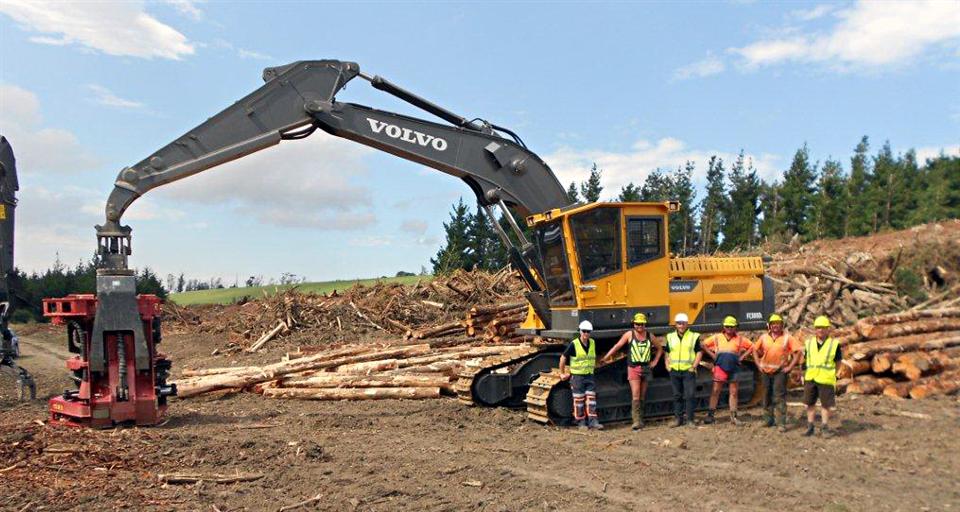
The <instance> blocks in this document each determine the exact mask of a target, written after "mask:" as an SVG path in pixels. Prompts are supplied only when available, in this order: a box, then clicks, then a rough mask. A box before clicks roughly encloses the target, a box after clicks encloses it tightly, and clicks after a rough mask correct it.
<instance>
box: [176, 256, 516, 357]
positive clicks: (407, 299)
mask: <svg viewBox="0 0 960 512" xmlns="http://www.w3.org/2000/svg"><path fill="white" fill-rule="evenodd" d="M521 290H522V282H521V281H520V279H519V277H518V275H517V274H516V273H515V272H513V271H511V270H509V269H504V270H501V271H500V272H495V273H491V272H484V271H472V272H467V271H463V270H458V271H456V272H454V273H452V274H450V275H449V276H441V277H435V278H433V277H424V279H423V280H422V281H418V282H417V283H416V284H414V285H413V286H409V285H408V286H405V285H402V284H397V283H378V284H375V285H373V286H362V285H356V286H354V287H352V288H350V289H348V290H346V291H344V292H338V291H334V292H331V293H327V294H314V293H303V292H301V291H300V290H298V289H297V288H296V287H294V288H290V289H287V290H283V291H280V292H278V293H276V294H273V295H265V296H264V297H262V298H259V299H256V300H250V301H247V302H244V303H242V304H231V305H209V306H195V307H190V308H181V307H177V306H176V305H175V304H169V303H168V304H167V305H166V306H165V308H166V311H165V313H166V315H165V316H166V321H167V322H168V325H169V324H172V325H170V327H171V328H172V329H173V330H174V331H177V330H179V331H192V332H199V333H212V334H225V335H227V336H228V337H229V343H228V347H227V348H228V349H231V350H241V349H242V350H246V351H249V352H255V351H257V350H260V349H261V348H263V347H264V346H266V345H267V344H268V343H270V342H271V341H272V340H275V339H278V338H290V339H291V340H292V341H294V342H296V341H303V340H305V339H311V340H314V341H316V340H322V341H324V342H335V341H349V340H356V339H358V338H362V337H364V336H366V335H370V334H374V335H387V336H392V335H401V336H404V335H406V336H407V337H411V338H415V339H423V338H434V337H442V336H449V335H454V334H467V333H468V332H472V331H474V330H476V327H475V328H474V329H470V327H471V326H472V325H473V324H474V323H477V327H479V328H480V330H481V331H483V328H484V327H486V326H487V325H486V324H485V323H479V322H471V317H470V311H471V308H474V307H477V305H478V304H489V303H498V304H511V305H515V304H516V302H517V301H518V299H519V298H520V295H521ZM481 307H482V306H481ZM510 313H516V311H514V310H511V311H510ZM515 316H516V315H514V316H513V317H511V318H509V319H507V318H499V317H498V318H488V319H484V320H486V321H492V320H496V323H494V325H493V328H494V329H493V330H492V331H491V332H492V334H491V335H490V336H484V338H485V339H488V340H493V341H501V340H504V339H508V338H510V336H509V334H510V332H512V331H510V332H508V331H507V330H506V329H501V330H499V331H498V330H497V329H496V327H497V326H498V324H499V325H504V326H505V325H512V324H515V323H516V322H506V320H512V319H514V318H515ZM465 319H466V320H465ZM501 331H502V332H501ZM484 332H486V331H484ZM470 335H471V336H472V335H474V334H470ZM496 336H500V338H495V337H496ZM504 336H506V338H504ZM510 341H511V342H515V341H517V340H510Z"/></svg>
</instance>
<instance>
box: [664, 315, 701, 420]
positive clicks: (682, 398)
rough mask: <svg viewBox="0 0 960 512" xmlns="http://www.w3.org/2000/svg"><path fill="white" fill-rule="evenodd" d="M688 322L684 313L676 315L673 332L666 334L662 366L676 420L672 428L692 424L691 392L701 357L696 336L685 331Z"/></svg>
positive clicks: (694, 402)
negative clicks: (664, 355) (667, 378)
mask: <svg viewBox="0 0 960 512" xmlns="http://www.w3.org/2000/svg"><path fill="white" fill-rule="evenodd" d="M689 322H690V319H689V318H688V317H687V314H686V313H677V315H676V316H675V317H674V319H673V323H674V325H675V326H676V329H675V330H674V331H673V332H670V333H668V334H667V343H666V345H667V355H666V358H667V360H666V363H667V369H668V370H670V384H671V385H672V386H673V414H674V416H676V418H677V420H676V423H674V425H673V426H675V427H679V426H681V425H683V424H684V423H687V424H688V425H690V426H694V425H695V423H694V418H693V409H694V406H695V405H696V399H695V398H694V397H693V393H694V391H695V390H696V387H697V367H698V366H700V359H701V358H703V349H702V348H701V347H700V334H698V333H695V332H693V331H691V330H690V329H689V328H688V327H689ZM684 409H685V410H686V419H684Z"/></svg>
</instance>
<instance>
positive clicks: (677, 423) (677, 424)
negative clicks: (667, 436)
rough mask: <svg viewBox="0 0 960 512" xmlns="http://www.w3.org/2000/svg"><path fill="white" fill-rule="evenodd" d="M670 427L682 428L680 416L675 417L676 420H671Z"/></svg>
mask: <svg viewBox="0 0 960 512" xmlns="http://www.w3.org/2000/svg"><path fill="white" fill-rule="evenodd" d="M671 426H672V427H673V428H677V427H682V426H683V418H681V417H680V416H677V417H676V419H674V420H673V425H671Z"/></svg>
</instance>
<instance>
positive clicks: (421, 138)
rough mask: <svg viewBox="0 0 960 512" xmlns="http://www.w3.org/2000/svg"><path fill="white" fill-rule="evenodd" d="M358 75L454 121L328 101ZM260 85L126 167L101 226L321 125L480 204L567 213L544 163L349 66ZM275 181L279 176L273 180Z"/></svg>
mask: <svg viewBox="0 0 960 512" xmlns="http://www.w3.org/2000/svg"><path fill="white" fill-rule="evenodd" d="M357 76H362V77H364V78H366V79H368V80H370V81H371V83H372V84H373V85H374V87H376V88H378V89H380V90H384V91H386V92H389V93H391V94H393V95H395V96H397V97H399V98H401V99H404V100H405V101H408V102H409V103H411V104H413V105H415V106H417V107H419V108H422V109H424V110H426V111H427V112H430V113H432V114H435V115H438V116H440V117H442V118H444V119H445V120H448V121H451V122H453V123H455V125H454V126H448V125H444V124H439V123H433V122H429V121H424V120H421V119H416V118H413V117H408V116H403V115H399V114H394V113H391V112H384V111H382V110H376V109H372V108H369V107H364V106H361V105H356V104H352V103H341V102H338V101H336V99H335V96H336V94H337V93H338V92H339V91H340V90H342V89H343V88H344V86H345V85H346V84H347V83H348V82H349V81H350V80H352V79H354V78H356V77H357ZM263 78H264V80H265V81H266V83H265V84H264V85H263V86H261V87H260V88H258V89H257V90H256V91H254V92H252V93H250V94H249V95H247V96H246V97H244V98H243V99H241V100H240V101H238V102H236V103H234V104H233V105H231V106H229V107H227V108H226V109H224V110H223V111H221V112H220V113H218V114H216V115H215V116H213V117H211V118H210V119H209V120H207V121H206V122H204V123H203V124H201V125H199V126H197V127H196V128H194V129H192V130H190V131H189V132H187V133H186V134H184V135H183V136H181V137H179V138H178V139H177V140H175V141H173V142H171V143H170V144H168V145H166V146H164V147H163V148H161V149H160V150H158V151H157V152H155V153H154V154H152V155H150V156H149V157H147V158H145V159H143V160H142V161H140V162H139V163H137V164H136V165H134V166H133V167H128V168H125V169H123V170H122V171H120V174H119V175H118V176H117V180H116V183H115V185H116V186H115V188H114V190H113V192H112V193H111V194H110V197H109V199H108V200H107V205H106V218H107V221H108V222H118V221H119V220H120V217H121V216H122V215H123V212H124V211H125V210H126V209H127V208H128V207H129V206H130V204H131V203H133V201H134V200H136V198H137V197H139V196H141V195H143V194H144V193H146V192H147V191H149V190H151V189H153V188H156V187H158V186H161V185H164V184H167V183H170V182H173V181H176V180H179V179H183V178H186V177H188V176H191V175H194V174H196V173H198V172H202V171H204V170H206V169H210V168H211V167H215V166H217V165H220V164H223V163H226V162H229V161H231V160H235V159H237V158H241V157H243V156H246V155H248V154H250V153H254V152H256V151H260V150H262V149H265V148H268V147H270V146H273V145H275V144H278V143H280V141H282V140H285V139H286V140H291V139H299V138H303V137H306V136H308V135H310V134H311V133H312V132H313V131H314V130H315V129H317V128H320V129H322V130H324V131H326V132H328V133H330V134H333V135H336V136H339V137H343V138H347V139H350V140H354V141H356V142H359V143H361V144H365V145H368V146H372V147H375V148H377V149H380V150H383V151H386V152H388V153H392V154H394V155H397V156H399V157H401V158H405V159H407V160H411V161H414V162H418V163H421V164H423V165H427V166H430V167H433V168H435V169H437V170H440V171H442V172H445V173H447V174H451V175H453V176H456V177H458V178H460V179H462V180H464V181H465V182H466V183H467V184H468V185H469V186H470V188H471V189H472V190H473V191H474V193H475V194H476V196H477V200H478V201H479V202H480V204H482V205H494V204H497V203H498V202H499V201H501V200H502V201H504V202H505V203H506V204H507V205H509V206H513V207H515V208H516V209H517V211H518V213H519V214H520V215H523V216H527V215H530V214H532V213H539V212H543V211H547V210H550V209H553V208H560V207H563V206H566V205H567V204H568V203H569V201H568V200H567V195H566V193H565V191H564V188H563V186H561V185H560V182H559V181H558V180H557V178H556V176H554V174H553V172H552V171H551V170H550V168H549V167H548V166H547V164H546V163H545V162H544V161H543V160H541V159H540V158H539V157H538V156H537V155H536V154H534V153H533V152H531V151H529V150H527V149H526V148H525V147H523V146H522V144H521V143H519V141H514V140H511V139H507V138H505V137H502V136H500V135H499V134H497V133H496V132H495V131H494V130H493V128H492V127H490V125H486V124H479V125H478V123H476V122H468V121H466V120H465V119H464V118H462V117H460V116H457V115H456V114H453V113H451V112H449V111H447V110H445V109H443V108H441V107H438V106H436V105H434V104H432V103H430V102H428V101H426V100H424V99H422V98H419V97H417V96H416V95H413V94H412V93H409V92H407V91H404V90H403V89H400V88H399V87H397V86H395V85H393V84H392V83H390V82H387V81H386V80H384V79H382V78H380V77H368V76H366V75H361V73H360V69H359V66H358V65H357V64H355V63H353V62H341V61H337V60H318V61H299V62H294V63H292V64H289V65H286V66H280V67H276V68H268V69H266V70H265V71H264V73H263ZM278 179H282V177H279V178H278Z"/></svg>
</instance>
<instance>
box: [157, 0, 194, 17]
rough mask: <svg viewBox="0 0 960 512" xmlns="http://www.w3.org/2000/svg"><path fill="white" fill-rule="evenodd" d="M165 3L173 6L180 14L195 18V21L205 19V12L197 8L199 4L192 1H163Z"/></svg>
mask: <svg viewBox="0 0 960 512" xmlns="http://www.w3.org/2000/svg"><path fill="white" fill-rule="evenodd" d="M163 3H165V4H167V5H170V6H172V7H173V8H174V9H176V10H177V12H179V13H180V14H182V15H184V16H187V17H189V18H193V20H194V21H199V20H201V19H203V11H201V10H200V8H199V7H197V3H198V2H193V1H191V0H163Z"/></svg>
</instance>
